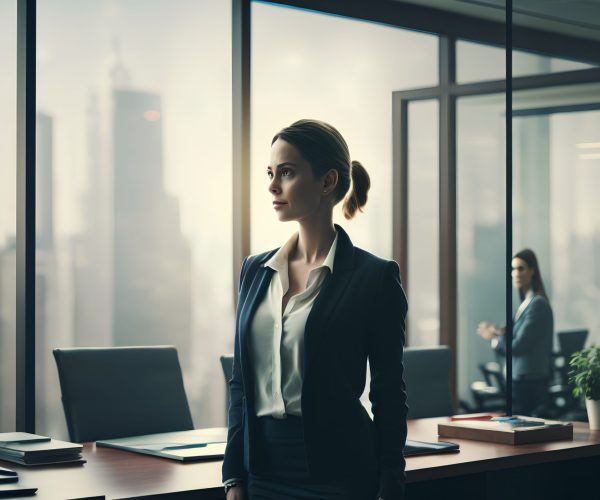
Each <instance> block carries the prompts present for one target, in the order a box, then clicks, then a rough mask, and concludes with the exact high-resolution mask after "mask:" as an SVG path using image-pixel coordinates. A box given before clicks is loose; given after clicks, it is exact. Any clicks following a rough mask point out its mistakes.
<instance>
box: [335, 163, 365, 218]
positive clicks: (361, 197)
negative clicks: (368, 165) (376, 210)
mask: <svg viewBox="0 0 600 500" xmlns="http://www.w3.org/2000/svg"><path fill="white" fill-rule="evenodd" d="M351 163H352V168H351V169H350V176H351V178H352V185H351V187H350V193H349V194H348V196H347V197H346V199H345V200H344V206H343V207H342V211H343V213H344V217H346V219H352V217H354V215H355V214H356V212H357V211H360V212H362V208H363V207H364V206H365V205H366V204H367V198H368V193H369V189H370V187H371V178H370V177H369V174H368V172H367V170H366V169H365V167H363V166H362V164H361V163H360V162H358V161H355V160H353V161H352V162H351Z"/></svg>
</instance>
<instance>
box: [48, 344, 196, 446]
mask: <svg viewBox="0 0 600 500" xmlns="http://www.w3.org/2000/svg"><path fill="white" fill-rule="evenodd" d="M53 354H54V359H55V360H56V366H57V368H58V376H59V379H60V389H61V392H62V402H63V407H64V410H65V418H66V420H67V428H68V430H69V438H70V439H71V441H75V442H86V441H97V440H100V439H114V438H121V437H129V436H139V435H143V434H155V433H160V432H175V431H184V430H191V429H193V428H194V423H193V421H192V416H191V414H190V408H189V405H188V400H187V397H186V394H185V389H184V386H183V377H182V375H181V367H180V365H179V359H178V357H177V350H176V349H175V348H174V347H172V346H152V347H109V348H73V349H54V350H53Z"/></svg>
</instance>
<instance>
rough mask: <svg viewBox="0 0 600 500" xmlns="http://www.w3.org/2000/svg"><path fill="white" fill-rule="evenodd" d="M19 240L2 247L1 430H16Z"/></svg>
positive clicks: (0, 297)
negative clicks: (17, 250) (17, 253)
mask: <svg viewBox="0 0 600 500" xmlns="http://www.w3.org/2000/svg"><path fill="white" fill-rule="evenodd" d="M16 267H17V266H16V241H15V239H14V238H12V239H10V240H9V241H8V243H7V245H6V246H5V247H4V248H0V356H1V357H0V401H1V402H2V404H0V429H2V430H4V431H10V430H14V428H15V416H16V415H15V411H16V406H15V402H16V385H15V384H16V383H15V376H16V351H15V349H16V330H17V324H16V323H17V321H16V320H17V318H16V311H17V304H16V295H15V289H16Z"/></svg>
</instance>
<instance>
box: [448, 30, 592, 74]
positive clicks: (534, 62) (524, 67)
mask: <svg viewBox="0 0 600 500" xmlns="http://www.w3.org/2000/svg"><path fill="white" fill-rule="evenodd" d="M505 58H506V52H505V50H504V48H503V47H494V46H492V45H484V44H481V43H474V42H467V41H464V40H459V41H457V42H456V80H457V82H458V83H469V82H475V81H480V80H504V78H505V75H506V73H505V71H506V70H505V67H506V62H505ZM592 67H594V66H592V65H590V64H586V63H582V62H578V61H570V60H568V59H560V58H557V57H546V56H541V55H539V54H533V53H529V52H523V51H519V50H514V51H513V76H515V77H518V76H527V75H538V74H544V73H559V72H561V71H574V70H578V69H588V68H592Z"/></svg>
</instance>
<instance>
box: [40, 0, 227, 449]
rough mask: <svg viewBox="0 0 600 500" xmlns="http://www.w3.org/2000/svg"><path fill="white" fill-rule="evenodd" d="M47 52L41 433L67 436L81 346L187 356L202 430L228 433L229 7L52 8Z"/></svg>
mask: <svg viewBox="0 0 600 500" xmlns="http://www.w3.org/2000/svg"><path fill="white" fill-rule="evenodd" d="M37 49H38V89H37V93H38V113H37V152H38V156H37V180H38V182H37V203H38V221H37V296H36V300H37V303H36V309H37V323H36V327H37V332H36V334H37V380H36V384H37V430H38V431H39V432H40V433H41V434H51V435H53V436H57V437H58V436H61V435H62V436H64V435H66V428H65V423H64V416H63V410H62V406H61V402H60V390H59V386H58V378H57V374H56V367H55V364H54V360H53V358H52V349H53V348H55V347H71V346H77V347H79V346H126V345H155V344H172V345H175V346H176V347H177V348H178V351H179V358H180V362H181V365H182V369H183V374H184V381H185V385H186V390H187V394H188V398H189V401H190V406H191V409H192V414H193V417H194V423H195V424H196V426H198V427H211V426H216V425H223V424H224V422H225V415H224V407H225V402H224V397H225V391H224V381H223V375H222V373H221V368H220V365H219V355H220V354H222V353H224V352H230V351H232V345H233V334H234V326H233V303H232V302H233V300H232V299H233V294H232V288H233V276H232V271H231V269H232V266H231V259H232V230H231V218H232V208H231V207H232V198H231V185H232V175H231V4H230V2H229V1H222V0H203V1H199V0H181V1H179V2H177V3H176V4H174V3H172V2H168V1H164V0H147V1H145V2H141V3H140V2H128V1H122V0H118V1H113V2H80V1H78V0H40V1H39V2H38V47H37ZM99 376H101V374H99Z"/></svg>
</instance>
